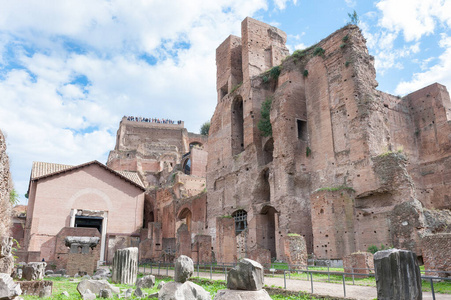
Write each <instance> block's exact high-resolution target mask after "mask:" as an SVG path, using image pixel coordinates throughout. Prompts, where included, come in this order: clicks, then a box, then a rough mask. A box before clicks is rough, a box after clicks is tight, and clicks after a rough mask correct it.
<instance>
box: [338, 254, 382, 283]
mask: <svg viewBox="0 0 451 300" xmlns="http://www.w3.org/2000/svg"><path fill="white" fill-rule="evenodd" d="M343 267H344V271H345V273H358V274H370V273H374V271H373V270H374V260H373V254H372V253H370V252H354V253H352V254H350V255H347V256H345V257H343ZM369 269H371V271H370V270H369ZM349 276H351V275H349ZM355 277H356V278H365V277H368V276H365V275H362V276H359V275H355Z"/></svg>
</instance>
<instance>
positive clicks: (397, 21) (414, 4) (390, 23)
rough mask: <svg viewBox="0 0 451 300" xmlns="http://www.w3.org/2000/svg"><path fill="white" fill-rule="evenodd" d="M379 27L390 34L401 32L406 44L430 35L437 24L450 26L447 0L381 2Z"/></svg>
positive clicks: (450, 17)
mask: <svg viewBox="0 0 451 300" xmlns="http://www.w3.org/2000/svg"><path fill="white" fill-rule="evenodd" d="M376 6H377V8H378V9H380V10H381V11H382V14H383V16H382V18H381V19H380V20H379V25H380V26H382V27H384V28H386V29H388V30H389V31H392V32H401V31H402V32H403V34H404V39H405V40H406V41H407V42H410V41H414V40H419V39H420V38H421V37H422V36H423V35H429V34H432V33H433V32H434V30H435V28H436V25H437V22H439V23H445V24H447V25H448V26H451V1H449V0H381V1H379V2H378V3H377V4H376Z"/></svg>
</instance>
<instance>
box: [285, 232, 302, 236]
mask: <svg viewBox="0 0 451 300" xmlns="http://www.w3.org/2000/svg"><path fill="white" fill-rule="evenodd" d="M287 235H288V236H301V235H300V234H298V233H289V234H287Z"/></svg>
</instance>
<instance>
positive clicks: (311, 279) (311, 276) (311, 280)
mask: <svg viewBox="0 0 451 300" xmlns="http://www.w3.org/2000/svg"><path fill="white" fill-rule="evenodd" d="M310 283H311V285H312V294H313V275H312V273H311V272H310Z"/></svg>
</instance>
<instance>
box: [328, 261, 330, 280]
mask: <svg viewBox="0 0 451 300" xmlns="http://www.w3.org/2000/svg"><path fill="white" fill-rule="evenodd" d="M327 282H330V273H329V265H327Z"/></svg>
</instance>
